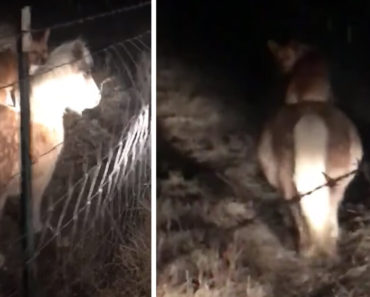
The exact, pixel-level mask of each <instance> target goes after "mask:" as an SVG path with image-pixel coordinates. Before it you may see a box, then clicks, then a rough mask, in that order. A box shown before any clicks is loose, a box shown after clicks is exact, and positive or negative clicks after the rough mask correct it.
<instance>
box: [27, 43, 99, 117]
mask: <svg viewBox="0 0 370 297" xmlns="http://www.w3.org/2000/svg"><path fill="white" fill-rule="evenodd" d="M92 67H93V59H92V56H91V53H90V51H89V50H88V48H87V46H86V45H85V43H84V42H83V41H82V40H80V39H76V40H74V41H70V42H67V43H64V44H62V45H60V46H58V47H57V48H55V49H54V50H53V51H52V52H51V53H50V55H49V58H48V60H47V61H46V63H45V64H44V65H42V66H41V67H39V68H38V69H37V71H36V72H35V73H34V77H33V79H32V81H31V87H32V100H33V101H37V102H38V103H39V106H40V105H43V104H46V105H49V104H47V103H50V105H51V106H53V108H60V109H62V110H65V109H66V108H69V109H71V110H73V111H75V112H77V113H81V112H82V111H83V110H85V109H89V108H94V107H96V106H97V105H98V104H99V102H100V99H101V94H100V90H99V88H98V86H97V85H96V83H95V81H94V79H93V77H92Z"/></svg>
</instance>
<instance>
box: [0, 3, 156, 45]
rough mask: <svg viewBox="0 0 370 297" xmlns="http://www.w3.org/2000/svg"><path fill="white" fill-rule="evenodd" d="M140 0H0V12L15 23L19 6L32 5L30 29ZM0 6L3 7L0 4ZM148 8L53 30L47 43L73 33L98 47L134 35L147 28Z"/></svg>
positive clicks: (72, 35)
mask: <svg viewBox="0 0 370 297" xmlns="http://www.w3.org/2000/svg"><path fill="white" fill-rule="evenodd" d="M140 2H145V1H142V0H100V1H90V0H35V1H24V0H23V1H21V0H17V1H10V3H8V2H6V1H1V3H0V16H1V17H2V21H1V22H3V21H5V22H12V23H15V24H16V23H17V18H18V17H19V14H20V10H21V8H22V7H23V6H25V5H30V6H31V24H32V28H33V29H39V28H44V27H48V26H53V25H55V24H59V23H64V22H68V21H73V20H76V19H79V18H83V17H86V16H91V15H95V14H99V13H103V12H109V11H112V10H114V9H117V8H121V7H126V6H132V5H135V4H138V3H140ZM1 6H2V7H1ZM150 16H151V8H150V5H148V6H146V7H145V8H140V9H135V10H132V11H129V12H124V13H121V14H117V15H115V16H114V17H107V18H102V19H99V20H96V21H91V22H88V23H86V24H84V25H77V26H71V27H68V28H61V29H56V30H53V31H52V34H51V36H50V44H51V45H52V46H53V45H54V46H55V45H57V44H59V43H60V42H61V41H65V40H67V39H72V38H76V37H82V38H86V39H87V40H88V42H89V44H90V45H91V46H92V47H97V48H101V47H104V46H106V45H108V44H111V43H113V42H115V41H119V40H123V39H125V38H129V37H133V36H136V35H138V34H140V33H143V32H145V31H146V30H150V27H151V19H150Z"/></svg>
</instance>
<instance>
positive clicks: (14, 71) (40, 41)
mask: <svg viewBox="0 0 370 297" xmlns="http://www.w3.org/2000/svg"><path fill="white" fill-rule="evenodd" d="M31 35H32V39H31V46H30V51H29V52H28V53H27V58H28V64H29V74H33V73H34V72H35V70H36V69H37V68H38V67H39V66H40V65H43V64H44V63H45V62H46V60H47V57H48V40H49V36H50V29H46V30H45V31H43V32H41V33H39V32H38V33H32V34H31ZM17 81H18V58H17V52H16V40H15V38H13V40H12V42H10V43H8V45H7V46H2V50H1V51H0V104H5V105H8V106H11V107H14V108H17V109H19V106H18V104H17V103H16V102H15V100H14V87H15V84H16V82H17Z"/></svg>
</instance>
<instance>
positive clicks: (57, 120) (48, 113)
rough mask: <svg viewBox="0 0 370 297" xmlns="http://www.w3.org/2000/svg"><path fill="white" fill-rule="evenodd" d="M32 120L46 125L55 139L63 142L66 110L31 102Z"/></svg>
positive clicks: (43, 125) (37, 123)
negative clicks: (41, 106) (34, 104)
mask: <svg viewBox="0 0 370 297" xmlns="http://www.w3.org/2000/svg"><path fill="white" fill-rule="evenodd" d="M31 110H32V111H31V122H32V123H35V124H36V125H40V126H42V127H45V128H46V129H47V131H49V134H50V136H52V138H53V139H55V141H56V142H62V141H63V139H64V125H63V114H64V111H63V112H62V111H59V110H57V109H53V107H50V108H45V107H44V108H40V106H37V105H36V106H34V109H33V108H32V104H31Z"/></svg>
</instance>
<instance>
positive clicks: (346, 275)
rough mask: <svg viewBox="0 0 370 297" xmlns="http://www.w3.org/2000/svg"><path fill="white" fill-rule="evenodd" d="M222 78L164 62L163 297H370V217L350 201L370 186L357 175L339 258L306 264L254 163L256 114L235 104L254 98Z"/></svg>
mask: <svg viewBox="0 0 370 297" xmlns="http://www.w3.org/2000/svg"><path fill="white" fill-rule="evenodd" d="M221 79H222V78H220V77H216V76H212V75H210V74H209V73H207V74H205V72H204V71H203V70H202V68H201V66H195V65H191V63H183V62H182V61H181V59H178V58H176V57H175V58H173V57H171V58H169V57H164V56H162V57H161V56H160V57H159V58H158V76H157V83H158V94H157V102H158V103H157V104H158V105H157V106H158V107H157V113H158V115H157V121H158V129H157V134H158V148H157V151H158V162H157V164H158V183H157V187H158V198H157V199H158V200H157V201H158V202H157V220H158V222H157V230H158V231H157V237H158V238H157V260H158V262H157V269H158V272H157V275H158V284H157V285H158V287H157V294H158V296H163V297H164V296H166V297H172V296H207V297H208V296H217V297H221V296H225V297H226V296H244V297H272V296H287V297H289V296H310V297H321V296H325V297H331V296H332V297H349V296H356V297H357V296H369V286H370V259H369V252H370V225H369V217H370V210H369V209H367V208H366V207H365V205H363V203H356V204H353V203H352V204H351V203H350V201H353V200H357V201H358V200H362V201H365V200H366V198H368V196H369V191H368V185H367V184H364V183H363V182H361V178H359V179H360V181H359V182H358V181H357V182H356V185H355V186H353V187H352V189H351V190H350V191H348V196H352V197H348V198H346V203H345V204H343V207H342V209H341V215H340V226H341V229H342V236H341V240H340V254H341V261H340V262H339V263H337V264H332V265H316V266H314V265H312V264H310V263H308V262H306V261H304V260H303V259H301V258H300V257H298V256H297V254H296V253H295V251H294V248H293V238H292V226H291V224H290V222H289V221H288V220H287V219H286V209H285V208H284V205H283V204H282V203H280V202H279V201H280V200H279V199H278V198H279V197H278V196H277V194H276V193H275V191H274V190H272V189H271V187H270V186H269V185H268V184H267V183H266V181H265V179H264V178H263V176H262V175H261V173H260V171H259V169H258V165H257V163H256V156H255V139H256V135H257V134H258V130H259V126H260V124H261V123H260V122H259V121H260V120H259V119H258V110H256V108H255V107H253V106H252V105H250V106H248V104H247V103H245V104H242V106H238V105H235V104H233V103H234V102H236V101H237V100H230V97H233V98H235V97H236V96H239V98H241V99H240V100H239V102H243V99H242V98H243V96H248V94H243V93H242V92H239V91H238V89H237V88H236V87H235V86H232V85H230V86H228V85H227V84H223V83H222V80H221ZM244 102H245V101H244ZM359 179H357V180H359ZM361 183H362V185H361V186H359V185H357V184H361ZM357 186H358V187H357ZM349 198H351V199H349ZM360 198H361V199H360Z"/></svg>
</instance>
